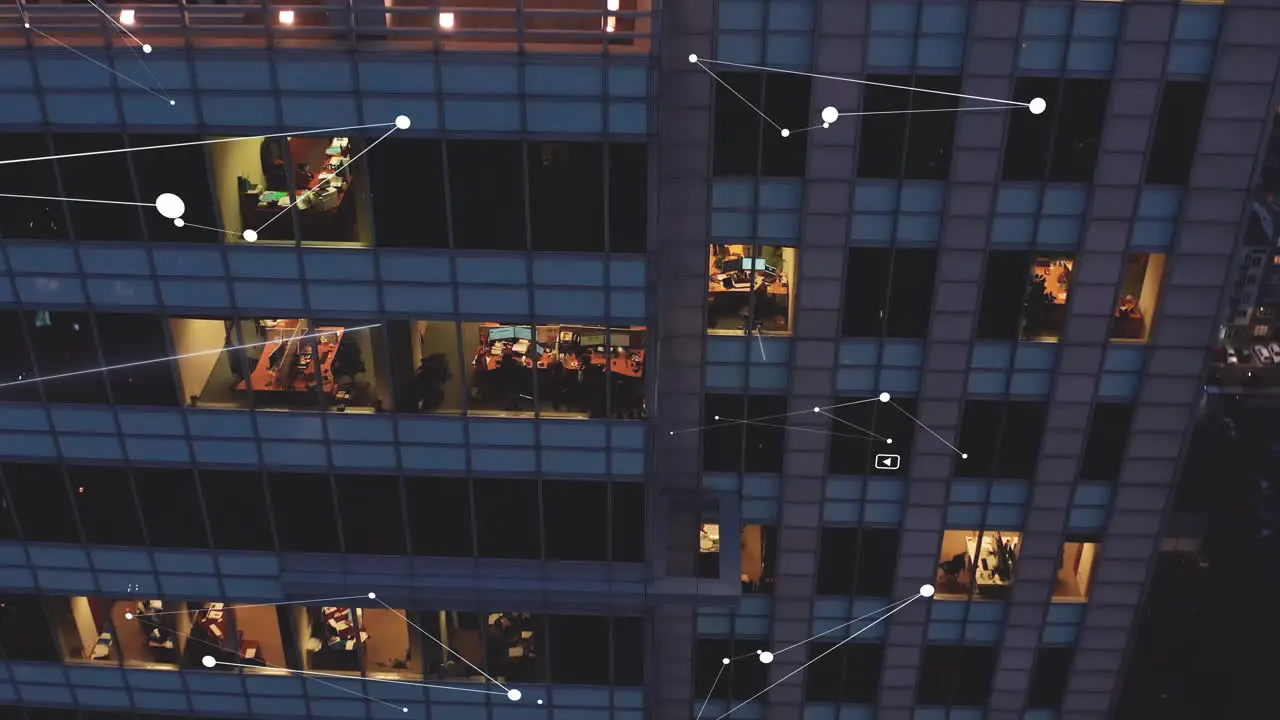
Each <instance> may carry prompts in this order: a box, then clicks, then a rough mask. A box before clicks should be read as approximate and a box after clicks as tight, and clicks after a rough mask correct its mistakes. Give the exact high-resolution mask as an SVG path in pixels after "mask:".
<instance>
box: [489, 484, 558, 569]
mask: <svg viewBox="0 0 1280 720" xmlns="http://www.w3.org/2000/svg"><path fill="white" fill-rule="evenodd" d="M472 483H473V488H474V492H475V498H476V500H475V505H476V545H477V547H476V550H477V552H478V554H479V555H480V557H488V558H517V559H528V560H533V559H537V558H538V557H539V555H540V540H541V539H542V538H541V533H540V532H539V529H540V527H541V522H540V519H539V517H538V483H537V481H535V480H525V479H495V478H476V479H474V480H473V481H472Z"/></svg>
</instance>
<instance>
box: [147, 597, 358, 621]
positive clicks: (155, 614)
mask: <svg viewBox="0 0 1280 720" xmlns="http://www.w3.org/2000/svg"><path fill="white" fill-rule="evenodd" d="M367 599H369V595H368V593H366V594H364V595H344V596H343V597H332V598H320V599H319V600H288V601H285V602H273V603H258V604H256V605H240V604H237V605H235V606H234V607H232V608H231V609H232V610H243V609H244V608H257V607H276V606H277V605H303V604H306V603H327V602H336V601H338V600H367ZM185 612H190V611H189V610H163V611H161V612H149V613H146V615H145V616H146V617H149V618H152V617H159V616H160V615H181V614H183V613H185ZM134 617H137V615H136V614H135V615H134Z"/></svg>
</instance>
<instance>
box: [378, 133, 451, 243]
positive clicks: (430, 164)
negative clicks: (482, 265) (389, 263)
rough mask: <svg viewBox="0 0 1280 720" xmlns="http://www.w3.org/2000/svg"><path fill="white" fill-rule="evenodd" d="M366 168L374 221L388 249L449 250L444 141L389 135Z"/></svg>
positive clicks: (380, 239) (379, 144)
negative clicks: (371, 196)
mask: <svg viewBox="0 0 1280 720" xmlns="http://www.w3.org/2000/svg"><path fill="white" fill-rule="evenodd" d="M360 162H361V163H362V164H365V168H364V170H365V172H366V173H367V174H368V176H369V181H370V187H371V190H372V193H373V222H374V227H375V228H376V229H377V236H378V245H380V246H383V247H425V248H447V247H449V209H448V197H449V196H448V194H447V193H446V190H445V184H444V146H443V144H442V142H441V141H440V140H426V139H418V138H413V139H409V138H398V137H389V138H387V139H386V140H383V141H382V142H380V143H378V149H377V152H376V154H375V156H374V157H369V156H365V157H363V158H361V159H360Z"/></svg>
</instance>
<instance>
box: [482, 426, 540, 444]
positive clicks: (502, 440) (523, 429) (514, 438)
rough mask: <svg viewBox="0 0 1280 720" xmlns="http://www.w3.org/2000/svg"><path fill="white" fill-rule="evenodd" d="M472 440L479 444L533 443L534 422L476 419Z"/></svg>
mask: <svg viewBox="0 0 1280 720" xmlns="http://www.w3.org/2000/svg"><path fill="white" fill-rule="evenodd" d="M471 442H472V443H475V444H477V445H506V446H529V445H533V423H532V422H530V421H527V420H518V421H514V422H513V421H510V420H497V421H493V420H475V421H473V422H472V423H471Z"/></svg>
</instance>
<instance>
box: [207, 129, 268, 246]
mask: <svg viewBox="0 0 1280 720" xmlns="http://www.w3.org/2000/svg"><path fill="white" fill-rule="evenodd" d="M261 145H262V140H261V139H260V138H245V139H243V140H235V141H232V142H219V143H211V144H209V145H208V146H207V147H208V148H209V157H210V160H212V165H213V187H214V191H215V192H216V193H217V194H218V209H219V211H220V212H221V214H222V224H223V227H224V228H226V230H227V231H228V232H237V233H238V232H241V231H243V230H244V227H243V226H242V224H241V222H240V188H239V187H238V185H237V184H236V178H238V177H241V176H243V177H246V178H249V181H250V182H253V183H257V184H259V185H260V184H262V183H263V181H264V180H265V178H264V177H263V175H262V155H261V153H260V152H259V150H260V146H261Z"/></svg>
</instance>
